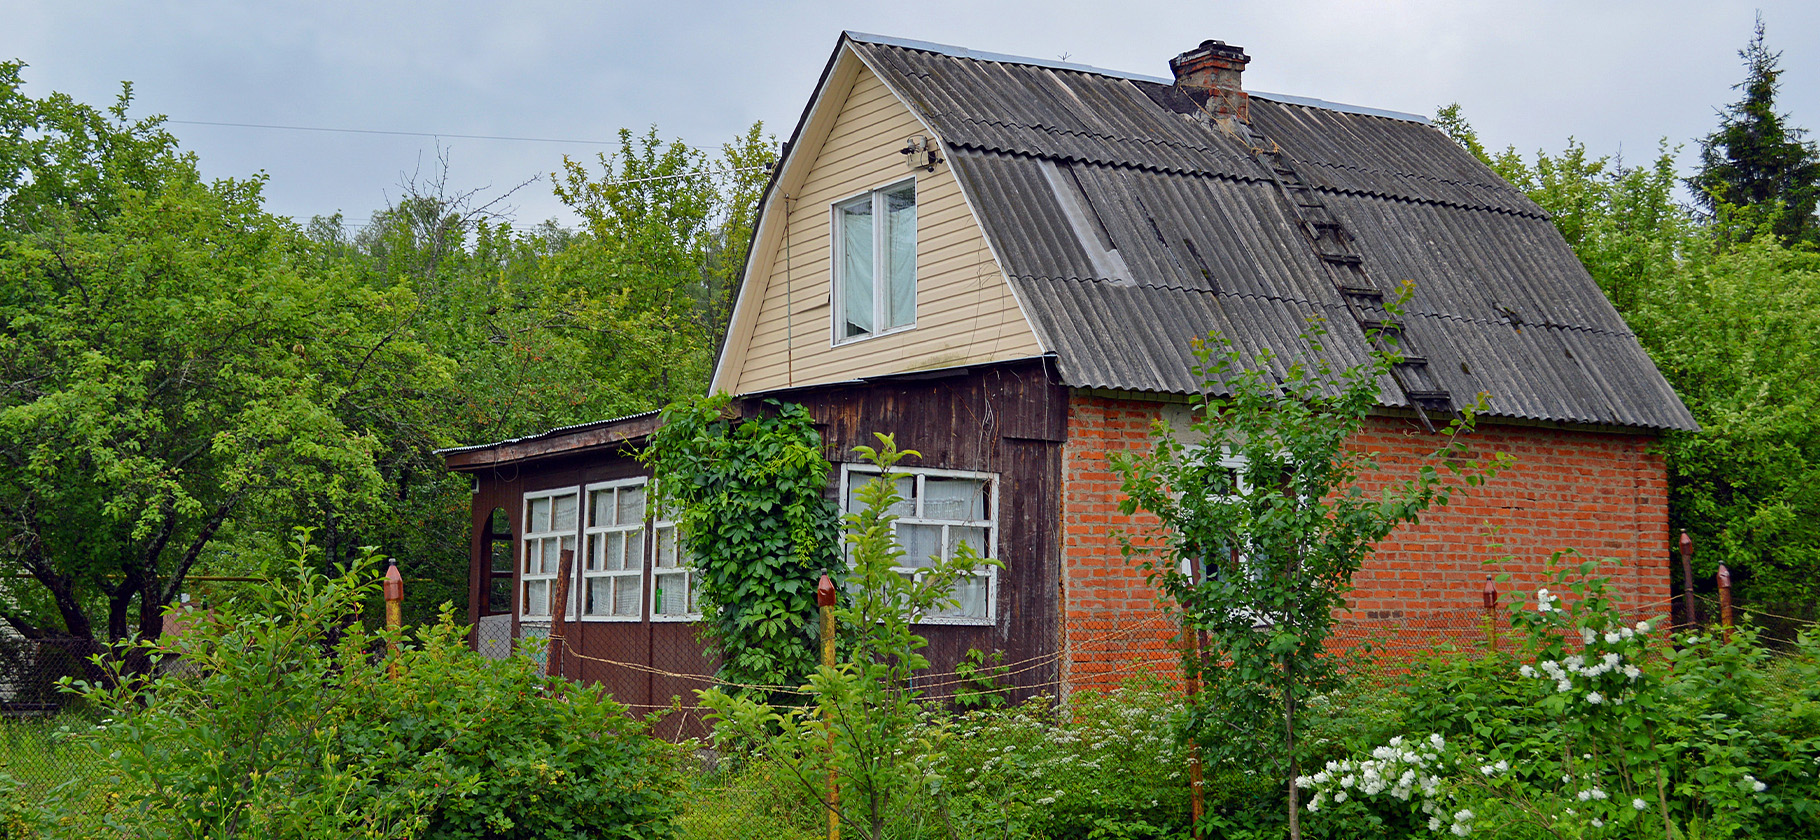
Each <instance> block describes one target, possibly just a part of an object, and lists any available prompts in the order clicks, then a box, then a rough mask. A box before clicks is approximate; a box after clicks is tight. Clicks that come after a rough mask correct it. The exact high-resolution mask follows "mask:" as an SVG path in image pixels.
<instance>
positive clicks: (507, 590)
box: [487, 576, 512, 613]
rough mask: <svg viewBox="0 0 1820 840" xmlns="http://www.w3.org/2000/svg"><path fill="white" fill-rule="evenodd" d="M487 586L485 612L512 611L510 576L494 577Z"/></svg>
mask: <svg viewBox="0 0 1820 840" xmlns="http://www.w3.org/2000/svg"><path fill="white" fill-rule="evenodd" d="M491 583H492V585H491V586H489V587H488V588H487V612H490V613H504V612H511V611H512V578H511V577H510V576H507V577H496V578H493V580H492V582H491Z"/></svg>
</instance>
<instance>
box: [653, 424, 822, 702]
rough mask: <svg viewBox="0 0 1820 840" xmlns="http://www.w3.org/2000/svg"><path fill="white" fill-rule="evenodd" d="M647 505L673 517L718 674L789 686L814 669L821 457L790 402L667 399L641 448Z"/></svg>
mask: <svg viewBox="0 0 1820 840" xmlns="http://www.w3.org/2000/svg"><path fill="white" fill-rule="evenodd" d="M641 457H642V458H643V459H644V461H645V463H647V464H649V465H650V466H651V474H652V476H653V480H654V481H653V483H654V487H655V493H654V499H653V504H654V505H655V506H656V507H657V509H659V510H668V511H670V512H671V515H672V516H674V517H675V518H676V522H677V525H678V527H679V528H680V529H681V532H682V535H683V539H684V540H685V541H686V542H687V545H688V551H689V555H690V558H691V562H693V563H694V566H695V569H696V574H697V576H698V580H699V581H700V586H701V599H702V601H703V606H702V610H703V613H704V614H706V615H707V616H708V618H707V620H706V621H705V630H704V632H705V633H706V634H707V636H708V638H709V639H710V640H711V641H712V642H713V643H714V644H715V645H716V646H717V647H718V648H719V649H720V654H721V671H720V678H721V679H722V680H723V681H725V682H727V683H731V684H734V685H740V686H753V685H758V686H778V685H796V684H799V683H800V682H801V681H802V680H803V678H804V677H805V676H807V675H808V674H809V673H810V671H811V670H813V669H814V667H815V650H814V648H813V644H814V643H815V640H816V637H817V635H818V632H817V629H816V623H815V584H816V581H817V580H818V579H819V578H820V576H821V575H822V574H823V573H824V572H826V573H829V574H833V575H834V576H835V577H836V578H839V577H841V567H842V565H843V564H842V563H841V559H840V552H839V539H838V537H837V533H838V529H837V525H836V522H837V514H838V512H837V510H836V509H835V507H834V504H833V503H832V502H830V501H828V499H826V498H825V497H824V496H823V492H824V490H825V489H826V488H827V486H828V469H829V467H828V460H827V459H826V458H824V457H822V446H821V435H819V434H817V433H816V431H815V427H814V425H813V423H812V422H811V420H810V418H809V414H808V412H807V411H805V410H804V409H803V407H802V406H800V405H795V404H791V403H778V402H775V401H767V402H766V404H765V410H764V411H763V412H761V413H759V414H757V415H754V416H752V417H746V418H740V417H738V416H737V415H736V414H734V413H733V408H732V400H731V399H730V398H728V397H726V396H725V395H721V396H716V397H709V398H706V399H702V400H697V401H695V402H677V403H673V404H671V405H670V407H668V408H666V409H664V413H663V423H662V426H661V427H660V428H659V429H658V430H657V432H656V433H654V434H653V435H652V436H651V444H650V446H649V447H647V448H646V450H645V451H644V453H643V454H642V455H641Z"/></svg>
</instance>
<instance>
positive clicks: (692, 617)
mask: <svg viewBox="0 0 1820 840" xmlns="http://www.w3.org/2000/svg"><path fill="white" fill-rule="evenodd" d="M700 620H701V613H689V614H687V615H654V616H651V623H652V624H684V623H687V622H690V621H700Z"/></svg>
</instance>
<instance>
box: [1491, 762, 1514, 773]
mask: <svg viewBox="0 0 1820 840" xmlns="http://www.w3.org/2000/svg"><path fill="white" fill-rule="evenodd" d="M1493 766H1495V767H1497V768H1498V772H1499V773H1504V772H1508V771H1509V770H1510V762H1508V761H1505V760H1503V759H1498V763H1497V764H1495V765H1493Z"/></svg>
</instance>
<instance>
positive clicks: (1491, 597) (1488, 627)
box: [1480, 575, 1498, 653]
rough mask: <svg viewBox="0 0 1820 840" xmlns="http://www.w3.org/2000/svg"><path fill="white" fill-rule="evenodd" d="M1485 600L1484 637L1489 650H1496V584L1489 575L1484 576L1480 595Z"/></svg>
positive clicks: (1493, 651)
mask: <svg viewBox="0 0 1820 840" xmlns="http://www.w3.org/2000/svg"><path fill="white" fill-rule="evenodd" d="M1480 599H1481V600H1483V601H1484V602H1485V638H1486V639H1487V640H1488V641H1490V642H1491V652H1492V653H1497V652H1498V585H1497V584H1496V583H1493V582H1492V579H1491V576H1490V575H1487V576H1486V577H1485V591H1484V592H1483V593H1482V594H1481V595H1480Z"/></svg>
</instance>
